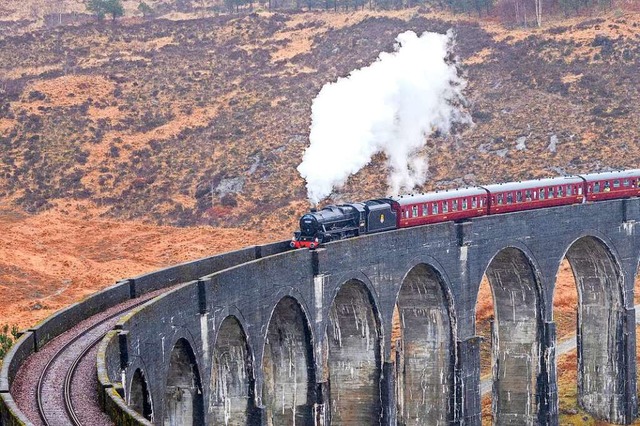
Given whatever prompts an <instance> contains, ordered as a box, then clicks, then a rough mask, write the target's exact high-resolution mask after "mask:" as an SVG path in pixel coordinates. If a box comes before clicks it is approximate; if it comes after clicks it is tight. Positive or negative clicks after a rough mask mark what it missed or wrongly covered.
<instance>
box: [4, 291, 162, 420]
mask: <svg viewBox="0 0 640 426" xmlns="http://www.w3.org/2000/svg"><path fill="white" fill-rule="evenodd" d="M170 289H171V288H167V289H163V290H159V291H156V292H153V293H149V294H146V295H144V296H141V297H139V298H137V299H133V300H129V301H127V302H125V303H122V304H120V305H117V306H114V307H112V308H110V309H108V310H106V311H103V312H101V313H99V314H97V315H94V316H93V317H90V318H88V319H86V320H84V321H82V322H80V323H78V324H77V325H75V326H74V327H72V328H71V329H70V330H68V331H66V332H65V333H63V334H61V335H60V336H58V337H56V338H55V339H53V340H52V341H51V342H49V343H47V345H45V346H44V347H43V348H42V349H41V350H40V351H38V352H36V353H35V354H34V355H32V357H31V358H30V359H29V360H27V362H26V363H25V365H24V368H21V370H20V372H19V373H18V375H17V376H16V383H15V384H14V386H15V388H16V391H15V392H14V391H13V387H12V394H15V396H16V402H17V403H18V404H19V406H20V407H21V409H22V410H23V412H24V413H25V415H26V416H27V417H28V418H29V420H30V421H31V423H32V424H34V425H44V426H58V425H65V426H68V425H75V426H79V425H91V426H95V425H106V424H112V422H111V421H110V420H109V419H108V418H107V417H106V415H104V414H103V413H102V412H101V411H100V407H99V405H98V404H97V401H92V400H90V398H89V396H90V395H88V393H91V392H92V391H93V390H95V389H96V386H97V377H96V372H95V350H96V349H97V345H98V344H99V343H100V341H101V340H102V338H103V337H104V335H105V334H106V333H107V332H108V331H109V330H111V329H112V328H113V327H114V326H115V324H116V323H117V322H118V319H119V318H120V317H121V316H122V315H124V314H126V313H128V312H129V311H131V310H132V309H135V308H137V307H138V306H140V305H142V304H144V303H146V302H147V301H149V300H150V299H152V298H153V297H155V296H157V295H158V294H161V293H163V292H165V291H167V290H170ZM92 355H93V356H92ZM87 359H90V361H92V362H86V364H87V366H88V367H89V368H84V370H85V371H78V370H79V367H81V365H82V364H83V360H84V361H86V360H87ZM27 364H29V365H27ZM93 393H95V392H93Z"/></svg>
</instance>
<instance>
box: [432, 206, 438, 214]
mask: <svg viewBox="0 0 640 426" xmlns="http://www.w3.org/2000/svg"><path fill="white" fill-rule="evenodd" d="M431 214H438V203H433V204H432V205H431Z"/></svg>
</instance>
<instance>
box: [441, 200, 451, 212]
mask: <svg viewBox="0 0 640 426" xmlns="http://www.w3.org/2000/svg"><path fill="white" fill-rule="evenodd" d="M448 212H449V203H448V202H446V201H443V202H442V213H448Z"/></svg>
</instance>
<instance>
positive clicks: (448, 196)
mask: <svg viewBox="0 0 640 426" xmlns="http://www.w3.org/2000/svg"><path fill="white" fill-rule="evenodd" d="M487 199H488V194H487V191H485V190H484V189H482V188H480V187H471V188H461V189H453V190H450V191H436V192H428V193H426V194H417V195H400V196H397V197H391V208H392V209H393V210H394V211H395V212H396V215H397V218H398V219H397V220H398V228H406V227H409V226H418V225H426V224H428V223H438V222H445V221H448V220H460V219H467V218H470V217H476V216H483V215H485V214H487V206H488V200H487Z"/></svg>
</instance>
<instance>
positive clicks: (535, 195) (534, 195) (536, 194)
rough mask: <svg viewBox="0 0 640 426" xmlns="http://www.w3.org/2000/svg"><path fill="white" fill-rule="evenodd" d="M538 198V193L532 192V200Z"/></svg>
mask: <svg viewBox="0 0 640 426" xmlns="http://www.w3.org/2000/svg"><path fill="white" fill-rule="evenodd" d="M537 198H538V191H533V199H534V200H535V199H537Z"/></svg>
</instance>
